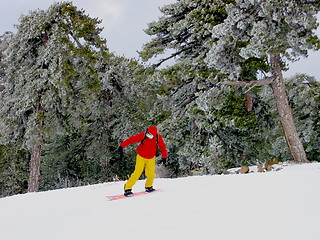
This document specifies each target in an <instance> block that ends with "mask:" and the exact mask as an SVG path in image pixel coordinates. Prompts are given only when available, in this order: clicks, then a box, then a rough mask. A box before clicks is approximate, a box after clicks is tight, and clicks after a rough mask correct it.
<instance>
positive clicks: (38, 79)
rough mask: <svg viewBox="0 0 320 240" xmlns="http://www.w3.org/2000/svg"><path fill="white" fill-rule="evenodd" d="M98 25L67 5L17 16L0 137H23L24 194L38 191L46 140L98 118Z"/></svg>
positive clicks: (101, 50)
mask: <svg viewBox="0 0 320 240" xmlns="http://www.w3.org/2000/svg"><path fill="white" fill-rule="evenodd" d="M99 23H100V21H99V20H98V19H93V18H90V17H89V16H87V15H85V13H84V11H83V10H78V9H77V8H76V7H74V6H73V5H72V3H71V2H62V3H55V4H53V5H52V6H50V7H49V9H48V10H45V11H44V10H36V11H31V12H30V13H29V15H25V16H22V17H21V18H20V24H19V25H18V26H17V30H18V31H17V33H16V34H15V35H14V36H13V37H12V38H11V39H10V43H9V47H8V48H7V49H6V55H7V56H6V57H5V58H4V60H3V63H4V65H5V79H4V82H5V83H4V86H5V89H4V90H3V91H2V92H1V101H2V103H3V104H2V105H1V109H0V114H1V128H0V129H1V130H0V131H1V138H2V140H3V142H6V143H8V142H11V141H16V140H17V139H23V146H24V147H25V148H26V149H29V150H30V151H31V162H30V177H29V189H28V191H31V192H32V191H37V190H38V188H39V174H40V160H41V155H42V153H43V148H44V144H45V143H46V141H50V140H52V139H55V138H56V137H57V136H61V135H65V134H66V133H70V132H71V133H74V132H75V131H78V130H79V129H80V132H78V134H81V129H83V128H85V127H87V126H88V125H90V124H92V123H93V122H94V121H95V120H96V115H97V114H98V115H99V114H100V113H98V112H97V111H94V109H99V108H98V107H97V105H98V104H99V101H98V96H99V93H100V90H101V84H100V81H99V77H98V76H99V74H98V73H97V71H96V68H95V67H96V64H97V61H98V59H99V58H101V56H100V55H101V54H105V53H106V51H107V49H106V46H105V43H106V42H105V40H104V39H101V37H100V36H99V34H100V32H101V31H102V29H101V28H99V27H98V24H99Z"/></svg>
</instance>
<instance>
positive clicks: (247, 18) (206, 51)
mask: <svg viewBox="0 0 320 240" xmlns="http://www.w3.org/2000/svg"><path fill="white" fill-rule="evenodd" d="M318 9H319V5H318V4H317V3H315V2H314V1H311V2H306V3H300V2H297V1H263V2H262V1H219V0H218V1H209V0H204V1H189V0H185V1H179V2H177V3H175V4H171V5H168V6H166V7H164V8H162V9H161V11H162V13H163V14H164V16H163V17H161V18H160V19H159V21H158V22H154V23H151V24H150V25H149V28H148V29H147V30H146V32H147V33H148V34H150V35H153V36H154V38H153V40H152V41H151V42H150V43H148V44H146V45H145V47H144V50H143V51H142V52H141V56H142V57H143V59H145V60H147V59H149V58H150V57H152V56H156V55H158V54H161V53H164V52H165V51H166V50H168V49H171V50H172V51H173V53H172V54H170V56H169V57H166V58H164V59H163V60H160V62H159V63H162V62H163V61H165V60H167V59H170V58H173V57H174V58H176V61H177V62H178V63H177V64H176V65H175V66H173V67H170V68H168V69H166V70H165V74H166V75H164V76H163V78H162V79H164V80H163V81H164V84H163V85H162V86H160V84H158V86H159V87H160V89H162V93H164V94H166V95H167V96H169V97H170V98H173V100H172V101H170V102H173V101H178V102H176V103H175V104H174V105H171V108H170V110H175V109H176V110H177V108H179V112H180V113H186V112H187V110H188V109H190V108H191V106H192V104H193V105H194V104H196V102H198V103H200V104H205V106H206V105H209V106H211V105H210V103H211V102H214V99H210V98H214V97H215V96H216V94H217V92H219V91H220V90H219V87H220V88H223V86H225V85H230V86H235V87H233V88H234V89H238V88H240V89H241V88H243V89H244V90H243V91H245V96H244V99H245V103H244V106H245V107H247V106H254V107H258V109H257V110H255V111H261V110H262V109H263V107H262V106H261V105H259V106H257V105H254V104H255V103H254V101H255V102H256V103H257V102H261V101H259V100H257V99H256V98H255V97H257V95H256V93H255V92H256V91H257V87H259V86H261V85H264V84H270V83H271V82H273V83H272V84H273V86H274V91H275V96H276V99H277V100H278V101H277V103H278V109H279V110H285V115H286V116H290V111H289V108H288V105H287V104H286V103H285V100H284V102H281V100H283V99H286V98H284V97H283V94H284V93H285V91H284V90H285V89H284V88H283V84H282V83H281V82H282V76H280V74H281V71H280V69H281V67H282V66H283V65H282V62H280V59H279V56H280V55H279V54H282V53H283V56H287V57H289V56H291V57H294V56H298V55H299V54H302V53H306V50H307V49H310V48H316V47H317V44H318V42H319V41H318V39H317V37H316V36H315V34H314V33H313V32H312V31H313V30H314V29H315V28H316V27H317V24H316V17H315V14H316V13H317V12H318ZM207 12H210V13H211V14H210V15H209V14H206V13H207ZM282 13H283V14H282ZM270 16H271V18H269V17H270ZM255 23H257V24H255ZM260 24H262V25H264V26H270V28H268V27H265V28H259V26H260ZM200 26H201V27H200ZM258 30H259V31H258ZM267 30H268V31H269V32H268V31H267ZM273 31H274V32H273ZM281 37H283V39H282V38H281ZM261 39H262V40H261ZM260 40H261V41H260ZM261 43H264V44H265V45H258V44H261ZM282 43H285V44H283V45H281V44H282ZM254 44H255V45H254ZM253 52H259V54H252V53H253ZM204 58H205V59H204ZM269 59H270V61H271V60H272V61H271V62H269ZM291 59H292V58H291ZM156 66H157V65H156ZM177 72H180V73H181V74H179V75H178V76H174V74H176V75H177ZM258 73H262V74H264V75H265V76H267V77H266V78H265V79H259V81H257V80H258ZM275 76H278V77H275ZM275 79H277V81H276V80H275ZM228 80H235V81H228ZM278 80H280V82H279V81H278ZM155 81H156V82H159V79H158V80H155ZM276 82H277V83H276ZM216 83H219V84H220V85H217V84H216ZM222 92H223V91H221V93H222ZM170 98H169V99H170ZM204 99H206V101H208V103H206V102H205V101H203V100H204ZM236 99H238V98H237V97H236V98H233V100H236ZM201 100H202V101H201ZM233 100H232V101H233ZM179 101H180V102H179ZM236 102H237V100H236ZM281 104H282V105H281ZM280 105H281V106H280ZM173 106H174V107H173ZM200 107H201V106H200ZM208 109H210V108H207V109H206V112H205V114H209V115H208V116H211V114H210V113H209V111H208ZM248 109H249V108H248ZM259 109H260V110H259ZM247 113H248V115H247V116H248V120H249V121H250V115H251V114H250V111H247ZM280 113H281V114H280V116H283V114H282V113H283V111H280ZM262 116H263V114H262V115H261V117H262ZM173 118H174V119H175V120H176V118H175V117H173ZM263 118H265V119H270V116H269V117H267V116H264V117H262V119H263ZM281 119H282V124H283V125H284V126H288V124H289V128H285V129H286V136H287V140H288V145H289V146H293V147H291V153H292V154H293V156H294V159H295V160H296V161H307V159H306V157H305V154H304V150H303V147H301V146H302V145H301V144H299V138H298V137H297V134H296V131H295V130H294V129H295V127H294V124H293V121H289V122H284V121H283V117H281ZM289 120H290V119H289ZM291 120H292V118H291ZM193 122H194V121H193ZM259 122H260V123H261V121H259ZM211 124H214V122H212V123H211ZM269 124H271V126H272V124H273V123H265V124H264V126H268V125H269ZM261 129H263V127H262V126H261ZM258 132H260V134H262V133H263V132H266V131H265V130H261V131H258ZM292 136H293V138H292ZM193 137H194V135H193ZM289 140H290V141H289Z"/></svg>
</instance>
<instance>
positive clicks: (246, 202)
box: [0, 163, 320, 240]
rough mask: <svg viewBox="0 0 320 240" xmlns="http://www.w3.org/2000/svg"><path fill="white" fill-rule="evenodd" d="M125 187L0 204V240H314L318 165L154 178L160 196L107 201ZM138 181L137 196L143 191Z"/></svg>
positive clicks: (319, 208)
mask: <svg viewBox="0 0 320 240" xmlns="http://www.w3.org/2000/svg"><path fill="white" fill-rule="evenodd" d="M123 184H124V183H123V182H117V183H106V184H98V185H93V186H87V187H79V188H72V189H64V190H57V191H49V192H41V193H31V194H24V195H17V196H13V197H7V198H3V199H0V239H1V240H73V239H74V240H98V239H128V238H130V239H152V240H156V239H161V240H164V239H168V240H170V239H214V240H233V239H234V240H249V239H253V240H286V239H288V240H319V239H320V228H319V224H320V163H311V164H302V165H292V166H287V167H285V168H284V169H282V170H280V171H275V172H268V173H250V174H246V175H215V176H201V177H187V178H180V179H156V180H155V187H157V188H160V189H162V190H163V191H162V192H156V193H152V194H148V195H143V196H137V197H133V198H127V199H123V200H118V201H108V200H107V199H106V198H105V196H106V195H113V194H119V193H122V189H123ZM143 187H144V181H139V182H138V183H137V184H136V185H135V188H134V190H135V191H140V190H143Z"/></svg>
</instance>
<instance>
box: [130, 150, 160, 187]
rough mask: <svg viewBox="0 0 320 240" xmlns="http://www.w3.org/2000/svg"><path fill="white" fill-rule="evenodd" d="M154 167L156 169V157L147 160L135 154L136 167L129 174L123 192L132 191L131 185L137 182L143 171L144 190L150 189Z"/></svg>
mask: <svg viewBox="0 0 320 240" xmlns="http://www.w3.org/2000/svg"><path fill="white" fill-rule="evenodd" d="M155 167H156V157H154V158H151V159H147V158H143V157H141V156H140V155H139V154H137V157H136V166H135V169H134V172H133V173H132V174H131V176H130V178H129V180H128V181H127V183H126V185H125V187H124V189H125V190H128V189H132V187H133V185H134V184H135V183H136V182H137V181H138V179H139V178H140V176H141V174H142V173H143V170H144V171H145V175H146V177H147V180H146V184H145V187H146V188H148V187H152V184H153V180H154V177H155V175H156V174H155Z"/></svg>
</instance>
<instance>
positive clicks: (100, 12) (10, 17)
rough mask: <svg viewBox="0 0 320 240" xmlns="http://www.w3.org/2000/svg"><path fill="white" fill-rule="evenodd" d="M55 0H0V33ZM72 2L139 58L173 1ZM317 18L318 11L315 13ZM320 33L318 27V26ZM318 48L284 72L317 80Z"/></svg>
mask: <svg viewBox="0 0 320 240" xmlns="http://www.w3.org/2000/svg"><path fill="white" fill-rule="evenodd" d="M54 2H56V1H54V0H0V6H1V8H0V35H2V34H3V33H4V32H5V31H13V32H14V31H15V28H14V24H19V17H20V15H21V14H24V15H26V14H28V12H29V10H35V9H47V8H48V7H49V6H50V5H51V4H52V3H54ZM72 2H73V4H74V5H76V6H77V7H78V8H83V9H84V10H85V12H86V13H87V14H89V15H90V17H98V18H99V19H102V21H103V22H102V24H101V26H102V27H104V31H103V32H102V34H103V37H104V38H106V39H107V45H108V48H109V49H110V50H111V51H112V52H114V53H115V54H117V55H119V56H122V55H124V56H125V57H128V58H138V53H137V51H140V50H141V49H142V45H143V44H144V43H146V42H148V41H149V40H150V37H149V36H148V35H147V34H146V33H144V31H143V30H144V29H146V28H147V23H150V22H152V21H156V20H157V19H158V17H159V16H160V15H161V13H160V11H159V9H158V8H159V6H163V5H166V4H170V3H174V2H176V0H73V1H72ZM318 19H320V14H319V15H318ZM317 33H318V36H320V28H318V31H317ZM319 63H320V51H317V52H310V53H309V57H308V58H306V59H304V58H303V59H301V60H300V61H298V62H295V63H293V64H291V65H290V70H289V71H287V72H285V73H284V76H285V77H290V76H292V75H294V74H295V73H306V74H308V75H311V76H315V77H316V78H317V79H318V81H320V65H319Z"/></svg>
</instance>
